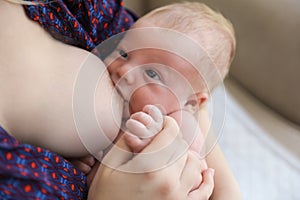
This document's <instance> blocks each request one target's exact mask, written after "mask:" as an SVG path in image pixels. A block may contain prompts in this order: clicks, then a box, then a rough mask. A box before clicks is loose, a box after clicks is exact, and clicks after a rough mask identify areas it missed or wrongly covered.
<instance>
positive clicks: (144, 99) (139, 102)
mask: <svg viewBox="0 0 300 200" xmlns="http://www.w3.org/2000/svg"><path fill="white" fill-rule="evenodd" d="M129 105H130V113H131V114H132V113H136V112H139V111H142V109H143V108H144V106H146V105H156V106H158V107H159V108H160V109H161V111H162V113H163V114H165V115H167V114H169V113H172V112H174V111H176V110H179V109H180V104H179V101H178V98H177V97H176V95H175V94H174V93H172V92H171V91H170V90H169V89H167V88H165V87H162V86H157V85H152V86H148V85H147V86H146V87H141V88H139V89H137V90H136V91H135V92H134V93H133V95H132V96H131V98H130V102H129Z"/></svg>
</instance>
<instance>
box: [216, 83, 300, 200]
mask: <svg viewBox="0 0 300 200" xmlns="http://www.w3.org/2000/svg"><path fill="white" fill-rule="evenodd" d="M225 86H226V89H227V92H226V94H227V98H226V115H225V123H224V128H223V132H222V135H221V138H220V139H219V144H220V146H221V148H222V149H223V152H224V154H225V156H226V158H227V160H228V162H229V164H230V166H231V168H232V171H233V173H234V175H235V176H236V178H237V180H238V182H239V185H240V188H241V191H242V193H243V196H244V199H245V200H300V128H299V127H298V126H295V125H294V124H292V123H290V122H288V121H286V120H285V119H284V118H282V117H281V116H279V115H278V114H276V113H275V112H273V111H272V110H271V109H269V108H268V107H266V106H264V105H263V104H261V103H260V102H259V101H258V100H256V99H255V98H254V97H253V96H251V95H250V94H248V93H247V92H245V90H244V89H243V88H241V87H239V86H237V84H236V82H234V81H232V80H230V79H229V80H226V81H225ZM295 112H297V111H296V110H295ZM224 181H226V180H224Z"/></svg>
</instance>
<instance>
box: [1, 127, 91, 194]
mask: <svg viewBox="0 0 300 200" xmlns="http://www.w3.org/2000/svg"><path fill="white" fill-rule="evenodd" d="M86 197H87V187H86V177H85V176H84V174H83V173H82V172H81V171H79V170H77V169H76V168H75V167H74V165H73V164H71V163H70V162H68V161H67V160H65V159H64V158H63V157H61V156H59V155H57V154H56V153H53V152H51V151H48V150H46V149H43V148H40V147H35V146H32V145H28V144H20V143H19V142H18V141H17V140H15V139H14V138H12V137H11V136H9V135H8V134H7V133H6V132H5V131H4V130H3V129H1V127H0V199H76V200H78V199H86Z"/></svg>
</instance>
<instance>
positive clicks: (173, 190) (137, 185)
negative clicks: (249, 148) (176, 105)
mask: <svg viewBox="0 0 300 200" xmlns="http://www.w3.org/2000/svg"><path fill="white" fill-rule="evenodd" d="M128 150H129V149H128V147H127V146H126V144H125V142H124V139H123V138H121V139H120V140H119V141H118V142H117V144H116V145H115V146H114V147H113V148H112V149H111V150H110V151H109V153H108V154H107V155H106V156H105V158H104V159H103V161H104V164H102V165H101V166H100V167H99V169H98V171H97V173H96V176H95V178H94V181H93V182H92V185H91V188H90V190H89V195H88V199H104V200H105V199H109V200H114V199H116V200H122V199H130V200H135V199H143V200H148V199H149V200H152V199H155V200H160V199H164V200H173V199H174V200H177V199H178V200H185V199H190V200H194V199H195V200H196V199H197V200H202V199H203V200H208V199H209V197H210V195H211V194H212V191H213V187H214V181H213V170H211V169H208V170H207V169H206V168H207V167H206V165H203V164H202V161H200V160H199V159H198V157H197V156H196V154H195V153H193V152H191V151H187V144H186V143H185V141H184V140H183V139H182V137H181V135H180V134H179V128H178V126H177V124H176V122H175V121H174V120H173V119H171V118H170V117H166V118H165V120H164V128H163V130H162V131H161V132H160V133H159V134H157V135H156V137H155V138H154V139H153V141H151V143H150V144H149V145H148V146H147V147H146V148H145V149H143V151H142V152H141V153H140V154H138V155H136V156H133V154H131V153H129V152H128Z"/></svg>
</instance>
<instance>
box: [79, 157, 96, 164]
mask: <svg viewBox="0 0 300 200" xmlns="http://www.w3.org/2000/svg"><path fill="white" fill-rule="evenodd" d="M80 160H81V161H82V162H84V163H85V164H87V165H89V166H93V165H94V164H95V158H94V157H93V156H92V155H88V156H85V157H82V158H80Z"/></svg>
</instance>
